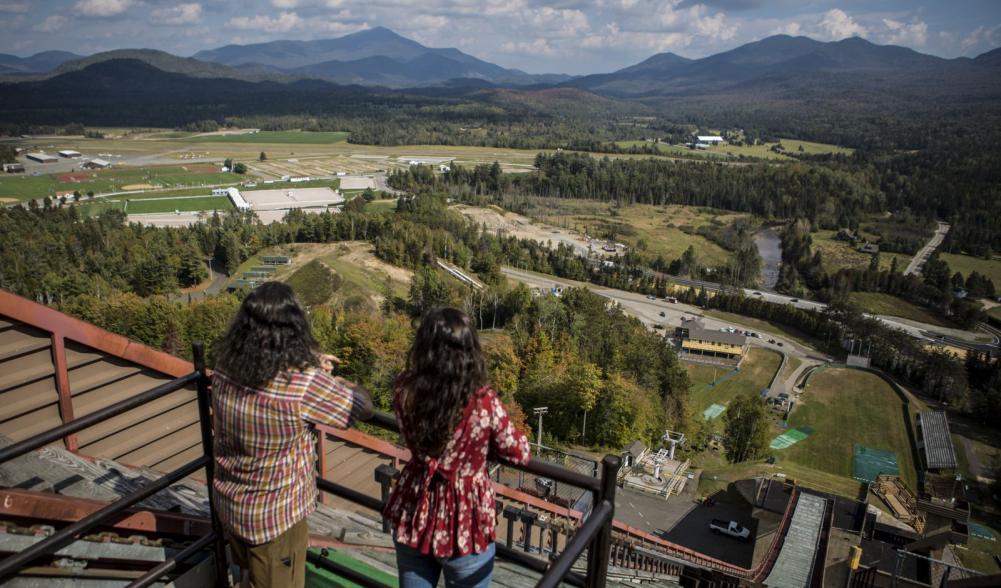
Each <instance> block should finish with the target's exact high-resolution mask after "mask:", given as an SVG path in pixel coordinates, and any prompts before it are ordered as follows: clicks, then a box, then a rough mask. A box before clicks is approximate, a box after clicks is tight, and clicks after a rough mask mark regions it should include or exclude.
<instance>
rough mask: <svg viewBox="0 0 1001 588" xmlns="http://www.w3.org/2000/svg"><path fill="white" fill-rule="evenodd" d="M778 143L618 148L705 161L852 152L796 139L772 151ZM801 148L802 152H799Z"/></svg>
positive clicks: (637, 144) (623, 144)
mask: <svg viewBox="0 0 1001 588" xmlns="http://www.w3.org/2000/svg"><path fill="white" fill-rule="evenodd" d="M777 144H778V143H762V144H760V145H741V146H737V145H729V144H727V145H718V146H715V147H711V148H709V149H705V150H703V149H689V148H688V147H687V146H686V145H669V144H667V143H651V142H649V141H619V142H617V143H616V145H618V146H619V147H624V148H630V147H655V148H656V149H657V151H658V152H660V153H662V154H664V155H678V156H688V157H703V158H706V159H735V158H736V159H739V158H741V157H750V158H755V159H774V160H787V161H788V160H791V159H792V158H791V157H789V155H786V154H787V153H789V154H792V153H805V154H810V155H816V154H822V153H839V154H846V155H850V154H851V153H852V152H853V150H852V149H849V148H848V147H839V146H837V145H828V144H826V143H813V142H811V141H800V140H798V139H782V140H781V145H782V147H783V148H784V152H781V151H780V152H776V151H772V147H774V146H775V145H777ZM800 147H802V151H800Z"/></svg>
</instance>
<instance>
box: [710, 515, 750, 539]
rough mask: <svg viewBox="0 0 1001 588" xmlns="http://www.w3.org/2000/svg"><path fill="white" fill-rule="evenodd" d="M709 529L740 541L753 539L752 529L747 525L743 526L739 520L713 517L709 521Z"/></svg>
mask: <svg viewBox="0 0 1001 588" xmlns="http://www.w3.org/2000/svg"><path fill="white" fill-rule="evenodd" d="M709 530H710V531H712V532H713V533H715V534H717V535H726V536H727V537H733V538H734V539H738V540H740V541H749V540H750V539H751V531H750V530H749V529H748V528H747V527H741V526H740V524H739V523H737V521H724V520H721V519H713V520H712V521H711V522H710V523H709Z"/></svg>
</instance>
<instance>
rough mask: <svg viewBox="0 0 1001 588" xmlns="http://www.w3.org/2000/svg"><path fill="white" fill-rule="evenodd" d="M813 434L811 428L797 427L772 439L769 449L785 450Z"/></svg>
mask: <svg viewBox="0 0 1001 588" xmlns="http://www.w3.org/2000/svg"><path fill="white" fill-rule="evenodd" d="M812 434H813V429H812V428H811V427H799V428H796V429H790V430H789V431H786V432H785V433H782V434H781V435H779V436H778V437H776V438H774V439H772V442H771V444H770V445H769V447H771V448H772V449H785V448H786V447H790V446H792V445H795V444H797V443H799V442H800V441H802V440H803V439H806V438H807V437H809V436H810V435H812Z"/></svg>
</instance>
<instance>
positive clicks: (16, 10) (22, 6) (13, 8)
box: [0, 2, 28, 14]
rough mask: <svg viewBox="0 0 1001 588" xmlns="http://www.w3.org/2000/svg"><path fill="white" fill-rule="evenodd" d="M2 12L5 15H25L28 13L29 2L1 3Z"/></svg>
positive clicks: (0, 10)
mask: <svg viewBox="0 0 1001 588" xmlns="http://www.w3.org/2000/svg"><path fill="white" fill-rule="evenodd" d="M0 12H3V13H5V14H24V13H26V12H28V3H27V2H0Z"/></svg>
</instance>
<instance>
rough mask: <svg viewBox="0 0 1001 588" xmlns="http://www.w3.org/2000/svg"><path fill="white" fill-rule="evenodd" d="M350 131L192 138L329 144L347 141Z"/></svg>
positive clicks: (226, 141)
mask: <svg viewBox="0 0 1001 588" xmlns="http://www.w3.org/2000/svg"><path fill="white" fill-rule="evenodd" d="M348 135H350V133H345V132H340V131H336V132H328V133H322V132H321V133H313V132H306V131H260V132H259V133H246V134H242V135H202V136H200V137H192V138H191V139H190V140H191V141H193V142H195V143H263V144H269V143H270V144H275V143H287V144H299V145H301V144H307V145H329V144H331V143H341V142H343V141H346V140H347V138H348Z"/></svg>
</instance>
